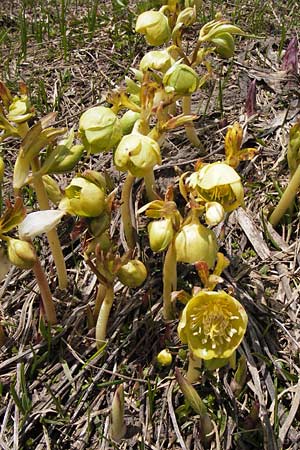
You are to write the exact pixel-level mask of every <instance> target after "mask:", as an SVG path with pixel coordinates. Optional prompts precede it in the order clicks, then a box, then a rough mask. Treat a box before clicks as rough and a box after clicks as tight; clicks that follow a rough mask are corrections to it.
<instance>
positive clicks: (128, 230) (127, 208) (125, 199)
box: [121, 173, 136, 249]
mask: <svg viewBox="0 0 300 450" xmlns="http://www.w3.org/2000/svg"><path fill="white" fill-rule="evenodd" d="M134 180H135V177H134V176H133V175H131V174H130V173H128V174H127V177H126V180H125V182H124V184H123V188H122V194H121V218H122V223H123V227H124V234H125V239H126V242H127V245H128V247H129V249H134V247H135V243H136V239H135V235H136V230H135V227H134V225H133V220H132V214H131V191H132V186H133V183H134Z"/></svg>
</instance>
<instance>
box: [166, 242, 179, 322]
mask: <svg viewBox="0 0 300 450" xmlns="http://www.w3.org/2000/svg"><path fill="white" fill-rule="evenodd" d="M163 285H164V286H163V317H164V319H165V320H171V319H173V318H174V313H173V307H172V302H171V295H172V292H173V291H176V289H177V261H176V251H175V244H174V241H172V242H171V244H170V245H169V247H168V250H167V253H166V256H165V261H164V267H163Z"/></svg>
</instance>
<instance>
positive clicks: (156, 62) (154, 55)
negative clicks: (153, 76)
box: [140, 50, 173, 72]
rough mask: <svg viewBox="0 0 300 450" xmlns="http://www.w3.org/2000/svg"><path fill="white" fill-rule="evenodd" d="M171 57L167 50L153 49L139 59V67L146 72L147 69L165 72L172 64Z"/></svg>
mask: <svg viewBox="0 0 300 450" xmlns="http://www.w3.org/2000/svg"><path fill="white" fill-rule="evenodd" d="M172 61H173V60H172V58H171V56H170V54H169V53H168V52H167V50H153V51H151V52H148V53H146V55H145V56H143V58H142V59H141V62H140V69H141V70H142V71H143V72H146V71H147V70H149V69H153V70H159V71H160V72H166V71H167V70H168V69H169V68H170V67H171V64H172Z"/></svg>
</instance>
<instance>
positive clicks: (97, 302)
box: [93, 283, 106, 321]
mask: <svg viewBox="0 0 300 450" xmlns="http://www.w3.org/2000/svg"><path fill="white" fill-rule="evenodd" d="M105 294H106V286H104V284H102V283H100V284H99V286H98V290H97V296H96V300H95V307H94V311H93V317H94V320H95V321H97V317H98V316H99V311H100V308H101V305H102V303H103V300H104V298H105Z"/></svg>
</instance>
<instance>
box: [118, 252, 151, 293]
mask: <svg viewBox="0 0 300 450" xmlns="http://www.w3.org/2000/svg"><path fill="white" fill-rule="evenodd" d="M117 276H118V278H119V280H120V281H121V283H123V284H124V285H125V286H128V287H130V288H136V287H138V286H141V285H142V284H143V283H144V281H145V280H146V278H147V269H146V267H145V265H144V264H143V263H142V261H139V260H138V259H132V260H130V261H128V262H127V263H126V264H124V265H123V266H122V267H121V268H120V269H119V270H118V272H117Z"/></svg>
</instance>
